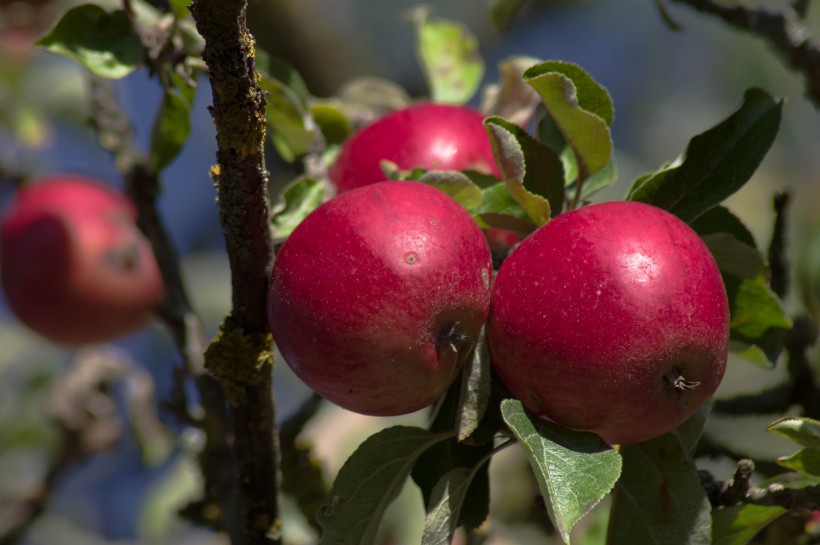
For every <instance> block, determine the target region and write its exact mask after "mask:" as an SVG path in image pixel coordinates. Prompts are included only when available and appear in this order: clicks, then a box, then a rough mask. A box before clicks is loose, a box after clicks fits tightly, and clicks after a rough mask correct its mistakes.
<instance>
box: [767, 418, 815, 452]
mask: <svg viewBox="0 0 820 545" xmlns="http://www.w3.org/2000/svg"><path fill="white" fill-rule="evenodd" d="M766 431H770V432H772V433H776V434H778V435H782V436H783V437H785V438H786V439H790V440H792V441H794V442H795V443H797V444H798V445H802V446H804V447H810V448H815V449H820V421H818V420H814V419H813V418H805V417H796V416H787V417H785V418H781V419H780V420H778V421H777V422H774V423H772V424H771V425H770V426H769V427H768V428H766Z"/></svg>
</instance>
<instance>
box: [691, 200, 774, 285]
mask: <svg viewBox="0 0 820 545" xmlns="http://www.w3.org/2000/svg"><path fill="white" fill-rule="evenodd" d="M689 225H690V227H692V229H693V230H694V231H695V232H696V233H697V234H699V235H700V237H701V238H702V239H703V241H704V242H705V243H706V246H708V247H709V250H710V251H711V252H712V256H713V257H714V258H715V261H716V262H717V264H718V267H719V268H720V270H721V271H722V272H723V273H724V274H727V275H732V276H736V277H738V278H746V279H754V278H756V277H757V276H758V275H759V274H760V272H761V271H762V270H763V267H764V262H763V255H762V254H761V253H760V251H759V250H758V249H757V243H756V242H755V239H754V236H753V235H752V233H751V231H749V229H748V228H747V227H746V226H745V225H744V224H743V222H742V221H740V219H739V218H738V217H737V216H735V215H734V214H732V212H730V211H729V209H728V208H726V207H723V206H715V207H714V208H712V209H710V210H707V211H706V212H704V213H703V214H701V215H700V216H698V217H697V218H696V219H694V220H693V221H692V222H690V224H689Z"/></svg>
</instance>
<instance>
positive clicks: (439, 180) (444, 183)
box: [390, 170, 482, 210]
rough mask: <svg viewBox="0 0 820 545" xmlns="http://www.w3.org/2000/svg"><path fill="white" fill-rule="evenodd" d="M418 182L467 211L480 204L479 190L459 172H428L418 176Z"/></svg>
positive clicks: (480, 195) (480, 194)
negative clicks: (442, 193)
mask: <svg viewBox="0 0 820 545" xmlns="http://www.w3.org/2000/svg"><path fill="white" fill-rule="evenodd" d="M390 179H393V178H390ZM418 181H420V182H421V183H423V184H427V185H431V186H433V187H435V188H436V189H440V190H441V191H443V192H445V193H447V194H448V195H450V196H451V197H452V198H453V199H455V200H456V201H457V202H458V203H459V204H461V205H462V206H463V207H464V208H467V209H468V210H469V209H472V208H475V207H476V206H478V205H479V204H481V197H482V193H481V188H479V187H478V186H477V185H475V184H474V183H473V182H472V180H470V179H469V178H468V177H467V176H465V175H464V174H462V173H461V172H458V171H452V170H449V171H448V170H430V171H428V172H426V173H424V174H423V175H422V176H420V177H419V178H418Z"/></svg>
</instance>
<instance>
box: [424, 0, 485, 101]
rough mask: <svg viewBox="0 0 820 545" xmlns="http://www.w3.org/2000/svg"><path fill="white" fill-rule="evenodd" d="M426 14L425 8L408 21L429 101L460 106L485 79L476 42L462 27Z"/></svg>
mask: <svg viewBox="0 0 820 545" xmlns="http://www.w3.org/2000/svg"><path fill="white" fill-rule="evenodd" d="M428 11H429V9H428V8H427V7H421V8H418V9H416V10H414V11H413V13H412V14H411V16H410V18H411V21H412V23H413V25H414V26H415V28H416V40H417V46H416V49H417V53H418V57H419V60H420V62H421V67H422V71H423V72H424V76H425V78H426V79H427V84H428V86H429V87H430V98H431V99H432V100H433V102H446V103H451V104H463V103H465V102H467V101H468V100H470V98H472V96H473V95H474V94H475V92H476V90H477V89H478V86H479V85H480V84H481V78H482V76H483V75H484V60H483V59H482V58H481V54H480V53H479V50H478V40H477V39H476V37H475V36H474V35H473V33H472V32H470V30H469V29H468V28H467V27H465V26H464V25H462V24H461V23H457V22H454V21H448V20H445V19H439V18H433V17H430V16H429V13H428Z"/></svg>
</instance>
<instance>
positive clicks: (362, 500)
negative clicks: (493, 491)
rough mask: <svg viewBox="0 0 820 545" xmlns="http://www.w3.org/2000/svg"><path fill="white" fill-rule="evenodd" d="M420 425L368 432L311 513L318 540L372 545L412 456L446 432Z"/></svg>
mask: <svg viewBox="0 0 820 545" xmlns="http://www.w3.org/2000/svg"><path fill="white" fill-rule="evenodd" d="M451 436H452V435H451V434H438V435H436V434H433V433H431V432H429V431H427V430H423V429H421V428H413V427H409V426H394V427H392V428H388V429H385V430H382V431H380V432H378V433H376V434H375V435H372V436H370V437H369V438H368V439H367V440H366V441H365V442H364V443H362V444H361V445H359V448H358V449H356V452H354V453H353V455H352V456H351V457H350V458H349V459H348V460H347V462H345V464H344V466H342V469H341V470H339V474H338V475H337V476H336V480H335V481H334V483H333V487H332V488H331V490H330V500H329V502H328V503H327V504H326V505H325V506H324V508H323V509H321V510H320V511H319V512H318V513H317V515H316V517H317V520H318V522H319V524H320V525H321V526H322V529H323V531H322V535H321V538H320V540H319V543H320V545H330V544H333V545H339V544H349V545H372V544H373V543H375V540H376V532H377V530H378V529H379V524H380V523H381V520H382V516H383V515H384V511H385V509H387V506H388V505H390V503H391V502H392V501H393V500H394V499H396V496H398V494H399V492H400V491H401V488H402V486H403V485H404V482H405V480H406V479H407V476H408V475H409V474H410V471H411V470H412V469H413V465H414V464H415V463H416V460H417V459H418V457H419V456H421V455H422V454H423V453H424V452H425V451H426V450H427V449H429V448H430V447H432V446H433V445H435V444H436V443H439V442H440V441H443V440H445V439H447V438H448V437H451Z"/></svg>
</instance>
